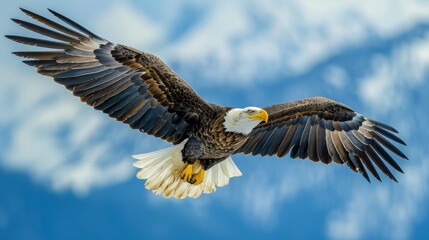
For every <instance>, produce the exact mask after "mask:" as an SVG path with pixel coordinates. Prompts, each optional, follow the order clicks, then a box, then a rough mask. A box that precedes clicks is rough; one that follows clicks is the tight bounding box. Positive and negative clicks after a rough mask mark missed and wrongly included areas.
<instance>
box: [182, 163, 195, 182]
mask: <svg viewBox="0 0 429 240" xmlns="http://www.w3.org/2000/svg"><path fill="white" fill-rule="evenodd" d="M192 172H193V169H192V164H187V165H186V167H185V168H184V169H183V171H182V173H180V179H183V181H185V182H189V183H190V181H191V179H192Z"/></svg>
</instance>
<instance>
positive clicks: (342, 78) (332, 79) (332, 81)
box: [324, 66, 349, 89]
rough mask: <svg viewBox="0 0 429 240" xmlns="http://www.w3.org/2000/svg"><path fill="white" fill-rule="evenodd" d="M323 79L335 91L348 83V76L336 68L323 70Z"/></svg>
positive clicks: (330, 67)
mask: <svg viewBox="0 0 429 240" xmlns="http://www.w3.org/2000/svg"><path fill="white" fill-rule="evenodd" d="M324 79H325V81H326V82H327V83H328V84H329V85H331V86H333V87H335V88H337V89H342V88H344V86H345V85H346V83H347V81H349V76H348V74H347V72H346V71H345V70H344V69H342V68H340V67H338V66H329V67H328V68H327V69H326V70H325V75H324Z"/></svg>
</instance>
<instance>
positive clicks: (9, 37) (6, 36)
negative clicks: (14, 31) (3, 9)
mask: <svg viewBox="0 0 429 240" xmlns="http://www.w3.org/2000/svg"><path fill="white" fill-rule="evenodd" d="M4 37H5V38H8V39H10V40H12V41H15V37H16V36H14V35H4Z"/></svg>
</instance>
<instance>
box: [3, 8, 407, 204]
mask: <svg viewBox="0 0 429 240" xmlns="http://www.w3.org/2000/svg"><path fill="white" fill-rule="evenodd" d="M22 11H23V12H24V13H25V14H27V15H28V16H30V17H32V18H33V19H35V20H37V21H39V22H41V23H43V24H44V25H46V26H47V27H49V28H47V27H42V26H38V25H35V24H33V23H29V22H26V21H22V20H17V19H12V20H13V21H14V22H16V23H18V24H19V25H21V26H23V27H25V28H27V29H29V30H31V31H34V32H37V33H40V34H42V35H45V36H47V37H50V38H52V39H54V40H42V39H37V38H29V37H21V36H11V35H9V36H6V37H8V38H10V39H12V40H14V41H16V42H19V43H23V44H28V45H34V46H39V47H45V48H50V49H54V50H53V51H40V52H33V51H26V52H15V53H14V54H16V55H18V56H20V57H24V58H27V59H29V60H25V61H24V62H25V63H26V64H28V65H30V66H34V67H36V69H37V71H38V72H39V73H40V74H43V75H47V76H51V77H53V78H54V80H55V81H56V82H57V83H59V84H62V85H64V86H65V87H66V88H67V89H68V90H70V91H72V92H73V94H74V95H76V96H78V97H79V98H80V99H81V101H83V102H85V103H87V104H88V105H90V106H92V107H94V108H95V109H97V110H101V111H103V112H104V113H106V114H108V115H109V116H110V117H113V118H115V119H117V120H118V121H121V122H124V123H126V124H128V125H129V126H130V127H132V128H134V129H138V130H140V131H142V132H145V133H147V134H149V135H153V136H155V137H158V138H161V139H163V140H166V141H168V142H171V143H173V144H174V145H175V147H172V148H171V149H169V150H168V151H167V150H161V151H158V152H157V153H150V154H142V155H139V156H137V158H138V159H140V161H137V162H136V163H135V166H137V167H139V168H141V170H140V171H139V173H138V177H139V178H144V179H148V181H147V182H146V186H147V187H148V188H150V189H152V190H153V191H154V192H156V193H158V194H163V195H164V196H166V197H171V196H175V197H180V198H181V197H186V196H193V197H196V196H199V194H201V193H202V192H206V193H208V192H212V191H214V186H215V185H216V186H223V185H225V184H227V183H228V181H229V180H228V179H229V178H230V177H233V176H239V175H240V174H241V173H240V172H239V170H238V169H237V168H236V166H235V165H234V163H233V162H232V160H231V158H230V156H231V155H232V154H235V153H244V154H253V155H258V154H260V155H262V156H264V155H277V156H278V157H283V156H285V155H286V154H288V153H290V156H291V157H292V158H296V157H300V158H303V159H304V158H309V159H311V160H313V161H321V162H323V163H325V164H328V163H331V162H335V163H338V164H347V166H349V167H350V168H351V169H352V170H354V171H357V172H360V173H362V174H363V176H364V177H365V178H366V179H367V180H368V181H369V177H368V174H367V170H368V171H369V172H370V173H371V174H372V175H373V176H374V177H376V178H377V179H378V180H380V181H381V178H380V176H379V175H378V173H377V171H376V169H375V167H374V165H373V164H375V165H376V166H377V167H378V168H379V169H380V170H381V171H382V172H383V173H384V174H386V175H387V176H388V177H389V178H391V179H392V180H394V181H396V179H395V177H394V176H393V174H392V173H391V172H390V170H389V168H388V167H387V166H386V165H385V162H387V163H388V164H389V165H390V166H392V167H393V168H394V169H396V170H398V171H400V172H402V170H401V168H400V167H399V165H398V164H397V163H396V162H395V161H394V159H393V158H392V157H391V156H390V154H389V153H388V152H387V151H386V149H388V150H390V151H391V152H393V153H394V154H396V155H398V156H399V157H401V158H405V159H406V156H405V155H404V154H403V153H402V152H401V151H400V150H399V149H398V148H397V147H395V146H394V145H393V144H392V143H391V142H390V141H388V140H387V139H390V140H393V141H395V142H397V143H400V144H405V143H404V142H403V141H402V140H401V139H399V138H398V137H397V136H396V135H395V133H397V131H396V130H395V129H394V128H392V127H390V126H388V125H386V124H383V123H380V122H377V121H374V120H371V119H369V118H366V117H364V116H363V115H360V114H358V113H356V112H354V111H353V110H352V109H350V108H349V107H347V106H345V105H343V104H340V103H337V102H335V101H332V100H329V99H326V98H321V97H317V98H309V99H304V100H300V101H296V102H291V103H284V104H278V105H273V106H269V107H266V108H265V110H262V109H260V108H252V107H249V108H244V109H238V108H229V107H223V106H218V105H215V104H211V103H207V102H206V101H204V100H203V99H202V98H201V97H200V96H199V95H198V94H197V93H196V92H195V91H194V90H193V89H192V88H191V87H190V86H189V85H188V84H187V83H186V82H185V81H184V80H183V79H182V78H181V77H180V76H179V75H177V74H176V73H175V72H174V71H173V70H172V69H171V68H170V67H168V66H167V65H166V64H165V63H164V62H163V61H161V60H160V59H159V58H158V57H156V56H155V55H152V54H149V53H145V52H142V51H139V50H136V49H133V48H131V47H127V46H124V45H120V44H115V43H112V42H110V41H108V40H106V39H104V38H102V37H100V36H98V35H96V34H94V33H92V32H90V31H89V30H87V29H85V28H83V27H82V26H80V25H78V24H77V23H75V22H74V21H72V20H70V19H68V18H66V17H64V16H63V15H61V14H59V13H56V12H54V11H52V10H50V11H51V13H53V14H54V15H55V16H56V17H57V18H59V19H60V20H62V21H63V22H65V23H67V24H68V25H70V26H72V27H73V28H74V30H73V29H70V28H68V27H65V26H63V25H60V24H58V23H56V22H54V21H52V20H49V19H47V18H45V17H42V16H40V15H38V14H35V13H33V12H30V11H28V10H24V9H22ZM267 113H268V115H269V121H267V117H268V116H267ZM262 121H265V122H262ZM180 164H185V165H186V166H185V165H183V166H182V165H180ZM194 164H196V165H194ZM198 164H199V166H198ZM189 166H194V168H192V167H189ZM212 167H213V170H212V171H210V169H211V168H212ZM180 169H183V170H180ZM196 169H200V170H202V171H200V172H196V171H197V170H196ZM204 170H207V171H208V173H207V174H208V175H209V176H211V177H210V179H207V178H206V179H204ZM178 172H179V173H180V172H181V176H182V178H184V179H189V180H187V181H188V182H190V183H187V182H178V181H177V178H178ZM201 176H203V177H202V179H201ZM193 183H196V184H201V188H199V187H196V186H195V185H196V184H193Z"/></svg>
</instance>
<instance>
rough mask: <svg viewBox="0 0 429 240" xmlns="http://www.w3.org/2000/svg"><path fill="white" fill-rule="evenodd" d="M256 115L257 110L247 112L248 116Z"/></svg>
mask: <svg viewBox="0 0 429 240" xmlns="http://www.w3.org/2000/svg"><path fill="white" fill-rule="evenodd" d="M254 113H255V110H247V114H249V115H252V114H254Z"/></svg>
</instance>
